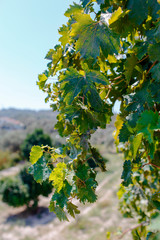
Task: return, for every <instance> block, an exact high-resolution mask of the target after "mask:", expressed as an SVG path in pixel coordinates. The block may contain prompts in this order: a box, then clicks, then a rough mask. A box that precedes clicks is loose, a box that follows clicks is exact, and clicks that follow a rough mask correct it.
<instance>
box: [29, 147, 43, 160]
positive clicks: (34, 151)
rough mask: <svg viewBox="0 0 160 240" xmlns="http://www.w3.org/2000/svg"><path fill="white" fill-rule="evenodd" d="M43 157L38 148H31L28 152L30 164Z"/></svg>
mask: <svg viewBox="0 0 160 240" xmlns="http://www.w3.org/2000/svg"><path fill="white" fill-rule="evenodd" d="M42 155H43V151H42V149H41V147H40V146H33V147H32V149H31V152H30V162H31V163H32V164H34V163H36V162H37V161H38V159H40V158H41V157H42Z"/></svg>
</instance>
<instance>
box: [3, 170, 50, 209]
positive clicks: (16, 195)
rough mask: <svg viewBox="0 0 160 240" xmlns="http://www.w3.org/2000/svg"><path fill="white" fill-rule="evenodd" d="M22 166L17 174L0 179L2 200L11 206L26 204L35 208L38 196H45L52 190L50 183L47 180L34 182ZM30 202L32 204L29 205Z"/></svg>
mask: <svg viewBox="0 0 160 240" xmlns="http://www.w3.org/2000/svg"><path fill="white" fill-rule="evenodd" d="M26 170H27V169H26V168H24V169H23V170H22V171H21V172H20V173H19V175H18V176H16V177H14V178H7V179H5V180H1V183H0V185H1V194H2V201H3V202H6V203H7V204H8V205H10V206H13V207H19V206H23V205H27V207H30V206H31V207H32V208H37V206H38V197H39V196H40V195H43V196H45V197H47V196H48V195H49V194H50V193H51V192H52V184H51V183H49V182H48V181H45V182H43V183H42V184H40V183H36V182H35V181H34V179H33V177H32V175H30V174H29V173H27V171H26ZM31 203H32V205H31Z"/></svg>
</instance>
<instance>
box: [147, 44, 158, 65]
mask: <svg viewBox="0 0 160 240" xmlns="http://www.w3.org/2000/svg"><path fill="white" fill-rule="evenodd" d="M148 53H149V56H150V59H151V60H152V61H153V62H154V61H156V60H159V56H160V44H159V43H156V44H150V45H149V47H148Z"/></svg>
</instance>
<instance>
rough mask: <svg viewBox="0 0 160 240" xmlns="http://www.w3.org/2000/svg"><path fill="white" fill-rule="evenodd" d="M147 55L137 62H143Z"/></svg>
mask: <svg viewBox="0 0 160 240" xmlns="http://www.w3.org/2000/svg"><path fill="white" fill-rule="evenodd" d="M148 57H149V55H147V56H145V57H144V58H143V59H141V60H140V61H139V62H138V63H140V62H143V61H144V60H145V59H146V58H148Z"/></svg>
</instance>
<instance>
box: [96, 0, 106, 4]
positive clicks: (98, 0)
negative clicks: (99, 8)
mask: <svg viewBox="0 0 160 240" xmlns="http://www.w3.org/2000/svg"><path fill="white" fill-rule="evenodd" d="M96 1H97V3H98V4H104V1H105V0H96Z"/></svg>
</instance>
